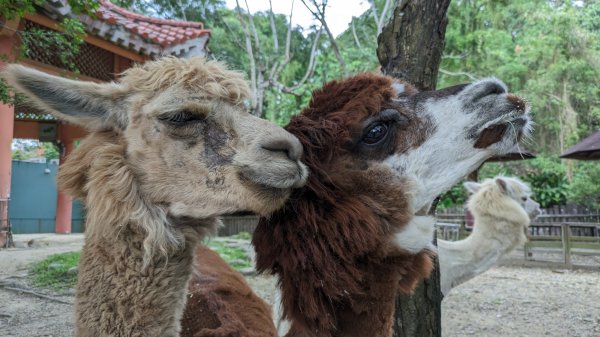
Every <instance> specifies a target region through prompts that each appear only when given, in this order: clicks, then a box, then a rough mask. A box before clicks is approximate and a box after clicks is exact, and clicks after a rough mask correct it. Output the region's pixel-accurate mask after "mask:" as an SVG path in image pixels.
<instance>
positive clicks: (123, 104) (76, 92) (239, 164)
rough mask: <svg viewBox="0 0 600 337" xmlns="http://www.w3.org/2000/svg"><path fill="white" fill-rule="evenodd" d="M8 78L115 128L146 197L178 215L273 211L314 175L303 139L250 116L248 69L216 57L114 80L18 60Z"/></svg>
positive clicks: (50, 104) (50, 108)
mask: <svg viewBox="0 0 600 337" xmlns="http://www.w3.org/2000/svg"><path fill="white" fill-rule="evenodd" d="M4 75H5V77H6V78H7V79H8V80H9V82H10V83H11V84H12V85H14V86H15V87H17V88H18V89H19V90H21V91H23V92H24V93H26V94H27V95H28V96H29V97H30V98H31V99H32V101H33V102H34V103H35V104H36V105H37V106H38V107H40V108H42V109H44V110H45V111H47V112H49V113H52V114H53V115H55V116H56V117H57V118H59V119H62V120H65V121H68V122H72V123H75V124H79V125H81V126H84V127H86V128H87V129H88V130H90V131H92V132H104V131H112V132H114V137H115V138H116V139H118V142H125V143H126V144H127V146H126V151H127V153H126V164H127V169H130V170H132V171H133V172H134V174H135V176H136V178H137V184H138V186H139V193H140V194H142V197H143V198H144V199H145V201H146V202H148V203H151V204H156V205H162V206H163V207H164V208H165V210H166V211H168V212H169V213H170V214H171V215H173V216H185V217H193V218H210V217H214V216H218V215H222V214H228V213H234V212H239V211H251V212H256V213H259V214H263V215H264V214H268V213H270V212H272V211H274V210H275V209H276V208H277V207H279V206H280V205H282V204H283V202H284V201H285V199H286V198H287V196H288V195H289V193H290V190H291V189H292V188H294V187H298V186H301V185H303V184H304V182H305V180H306V177H307V169H306V167H305V166H304V164H302V163H301V162H300V161H299V159H300V156H301V154H302V148H301V145H300V143H299V142H298V140H297V139H296V138H295V137H294V136H292V135H291V134H289V133H287V132H286V131H284V130H283V129H282V128H279V127H277V126H275V125H274V124H272V123H269V122H267V121H265V120H262V119H259V118H256V117H254V116H252V115H250V114H249V113H248V112H247V111H246V109H244V108H243V100H244V99H245V98H246V97H247V96H248V92H249V89H248V87H247V84H246V83H245V81H244V80H243V77H242V75H240V74H239V73H236V72H233V71H229V70H227V69H225V68H224V67H223V66H222V65H221V64H219V63H217V62H206V61H204V60H201V59H190V60H183V59H174V58H166V59H163V60H159V61H154V62H149V63H146V64H145V65H143V66H140V67H136V68H133V69H130V70H129V71H127V72H126V73H125V75H124V77H123V78H122V79H121V81H120V82H119V83H106V84H95V83H90V82H80V81H73V80H68V79H64V78H61V77H56V76H50V75H47V74H45V73H42V72H39V71H36V70H32V69H28V68H25V67H22V66H18V65H11V66H9V67H8V68H7V70H6V71H5V72H4Z"/></svg>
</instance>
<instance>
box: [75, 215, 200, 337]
mask: <svg viewBox="0 0 600 337" xmlns="http://www.w3.org/2000/svg"><path fill="white" fill-rule="evenodd" d="M89 225H90V226H94V225H98V224H97V223H90V224H89ZM103 225H106V224H103ZM165 225H166V224H165ZM114 228H115V229H118V230H116V231H105V232H103V233H106V234H109V233H111V232H112V235H98V233H95V234H96V235H92V236H90V237H88V238H87V239H86V243H85V245H84V248H83V252H82V256H81V261H80V263H79V280H78V285H77V295H76V305H75V311H76V336H81V337H83V336H85V337H87V336H169V337H170V336H173V337H175V336H179V330H180V319H181V316H182V313H183V308H184V306H185V295H186V290H187V282H188V280H189V278H190V276H191V271H192V265H193V252H194V247H195V245H196V243H197V242H198V240H199V237H198V236H197V235H194V234H193V233H183V232H190V230H189V229H181V230H179V231H181V232H182V233H181V234H183V236H184V237H185V243H184V245H183V246H182V247H181V248H180V249H176V250H173V251H171V252H169V253H168V254H166V255H165V254H161V253H159V252H154V253H153V255H152V256H151V257H150V258H149V259H148V256H147V255H145V253H146V252H145V251H144V240H145V239H146V234H145V232H144V230H142V229H141V228H140V226H139V225H138V224H136V223H133V222H130V223H128V224H126V225H123V226H119V227H118V226H115V227H114ZM145 258H146V259H147V260H146V262H144V259H145ZM144 264H145V265H144Z"/></svg>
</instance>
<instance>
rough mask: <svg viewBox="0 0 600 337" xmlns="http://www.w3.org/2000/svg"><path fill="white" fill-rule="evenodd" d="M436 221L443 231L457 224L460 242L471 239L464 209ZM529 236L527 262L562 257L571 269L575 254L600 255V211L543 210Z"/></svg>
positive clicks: (445, 211) (446, 211) (450, 211)
mask: <svg viewBox="0 0 600 337" xmlns="http://www.w3.org/2000/svg"><path fill="white" fill-rule="evenodd" d="M437 218H438V221H439V222H441V223H442V224H443V226H442V228H444V229H443V230H444V231H445V230H446V228H448V224H455V225H458V226H460V228H461V230H460V232H459V238H463V237H465V236H466V235H468V232H467V231H465V230H464V229H465V228H468V227H467V226H465V225H466V223H467V220H466V217H465V210H464V209H463V208H448V209H442V210H438V212H437ZM438 225H439V224H438ZM438 230H439V229H438ZM528 234H529V242H528V243H527V244H525V247H524V255H525V260H532V259H533V258H534V253H560V254H561V255H562V260H563V263H564V265H565V266H566V267H569V268H570V267H571V266H572V259H571V257H572V254H577V255H600V210H595V209H589V208H585V207H581V206H575V205H567V206H554V207H552V208H548V209H544V210H543V212H542V214H541V215H539V216H538V217H537V218H536V219H535V220H534V221H533V222H532V223H531V225H530V226H529V233H528ZM438 237H440V236H439V232H438ZM442 238H443V236H442ZM536 259H537V258H536Z"/></svg>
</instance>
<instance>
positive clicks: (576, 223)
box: [219, 206, 600, 267]
mask: <svg viewBox="0 0 600 337" xmlns="http://www.w3.org/2000/svg"><path fill="white" fill-rule="evenodd" d="M258 219H259V217H258V216H229V217H225V218H223V224H224V226H223V227H221V228H220V229H219V236H230V235H235V234H238V233H240V232H248V233H252V232H254V229H255V228H256V225H257V224H258ZM437 219H438V223H437V225H436V229H437V237H438V238H439V239H443V240H450V241H455V240H459V239H461V238H464V237H466V236H467V235H469V228H468V227H467V226H466V224H467V222H468V221H467V220H466V219H468V216H467V218H466V216H465V210H464V209H463V208H446V209H441V210H438V212H437ZM537 252H550V253H560V254H562V259H563V261H564V264H565V266H566V267H571V265H572V263H571V255H572V254H578V255H600V211H599V210H593V209H588V208H583V207H577V206H557V207H553V208H549V209H545V210H543V213H542V214H541V215H539V216H538V217H537V218H536V219H535V220H534V222H533V223H532V224H531V225H530V227H529V242H528V243H527V244H526V245H525V247H524V254H525V259H526V260H531V259H533V257H534V253H537Z"/></svg>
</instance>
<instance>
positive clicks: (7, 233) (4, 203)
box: [0, 199, 14, 248]
mask: <svg viewBox="0 0 600 337" xmlns="http://www.w3.org/2000/svg"><path fill="white" fill-rule="evenodd" d="M9 201H10V199H0V248H8V247H14V242H13V238H12V227H11V225H10V218H9V216H8V203H9Z"/></svg>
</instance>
